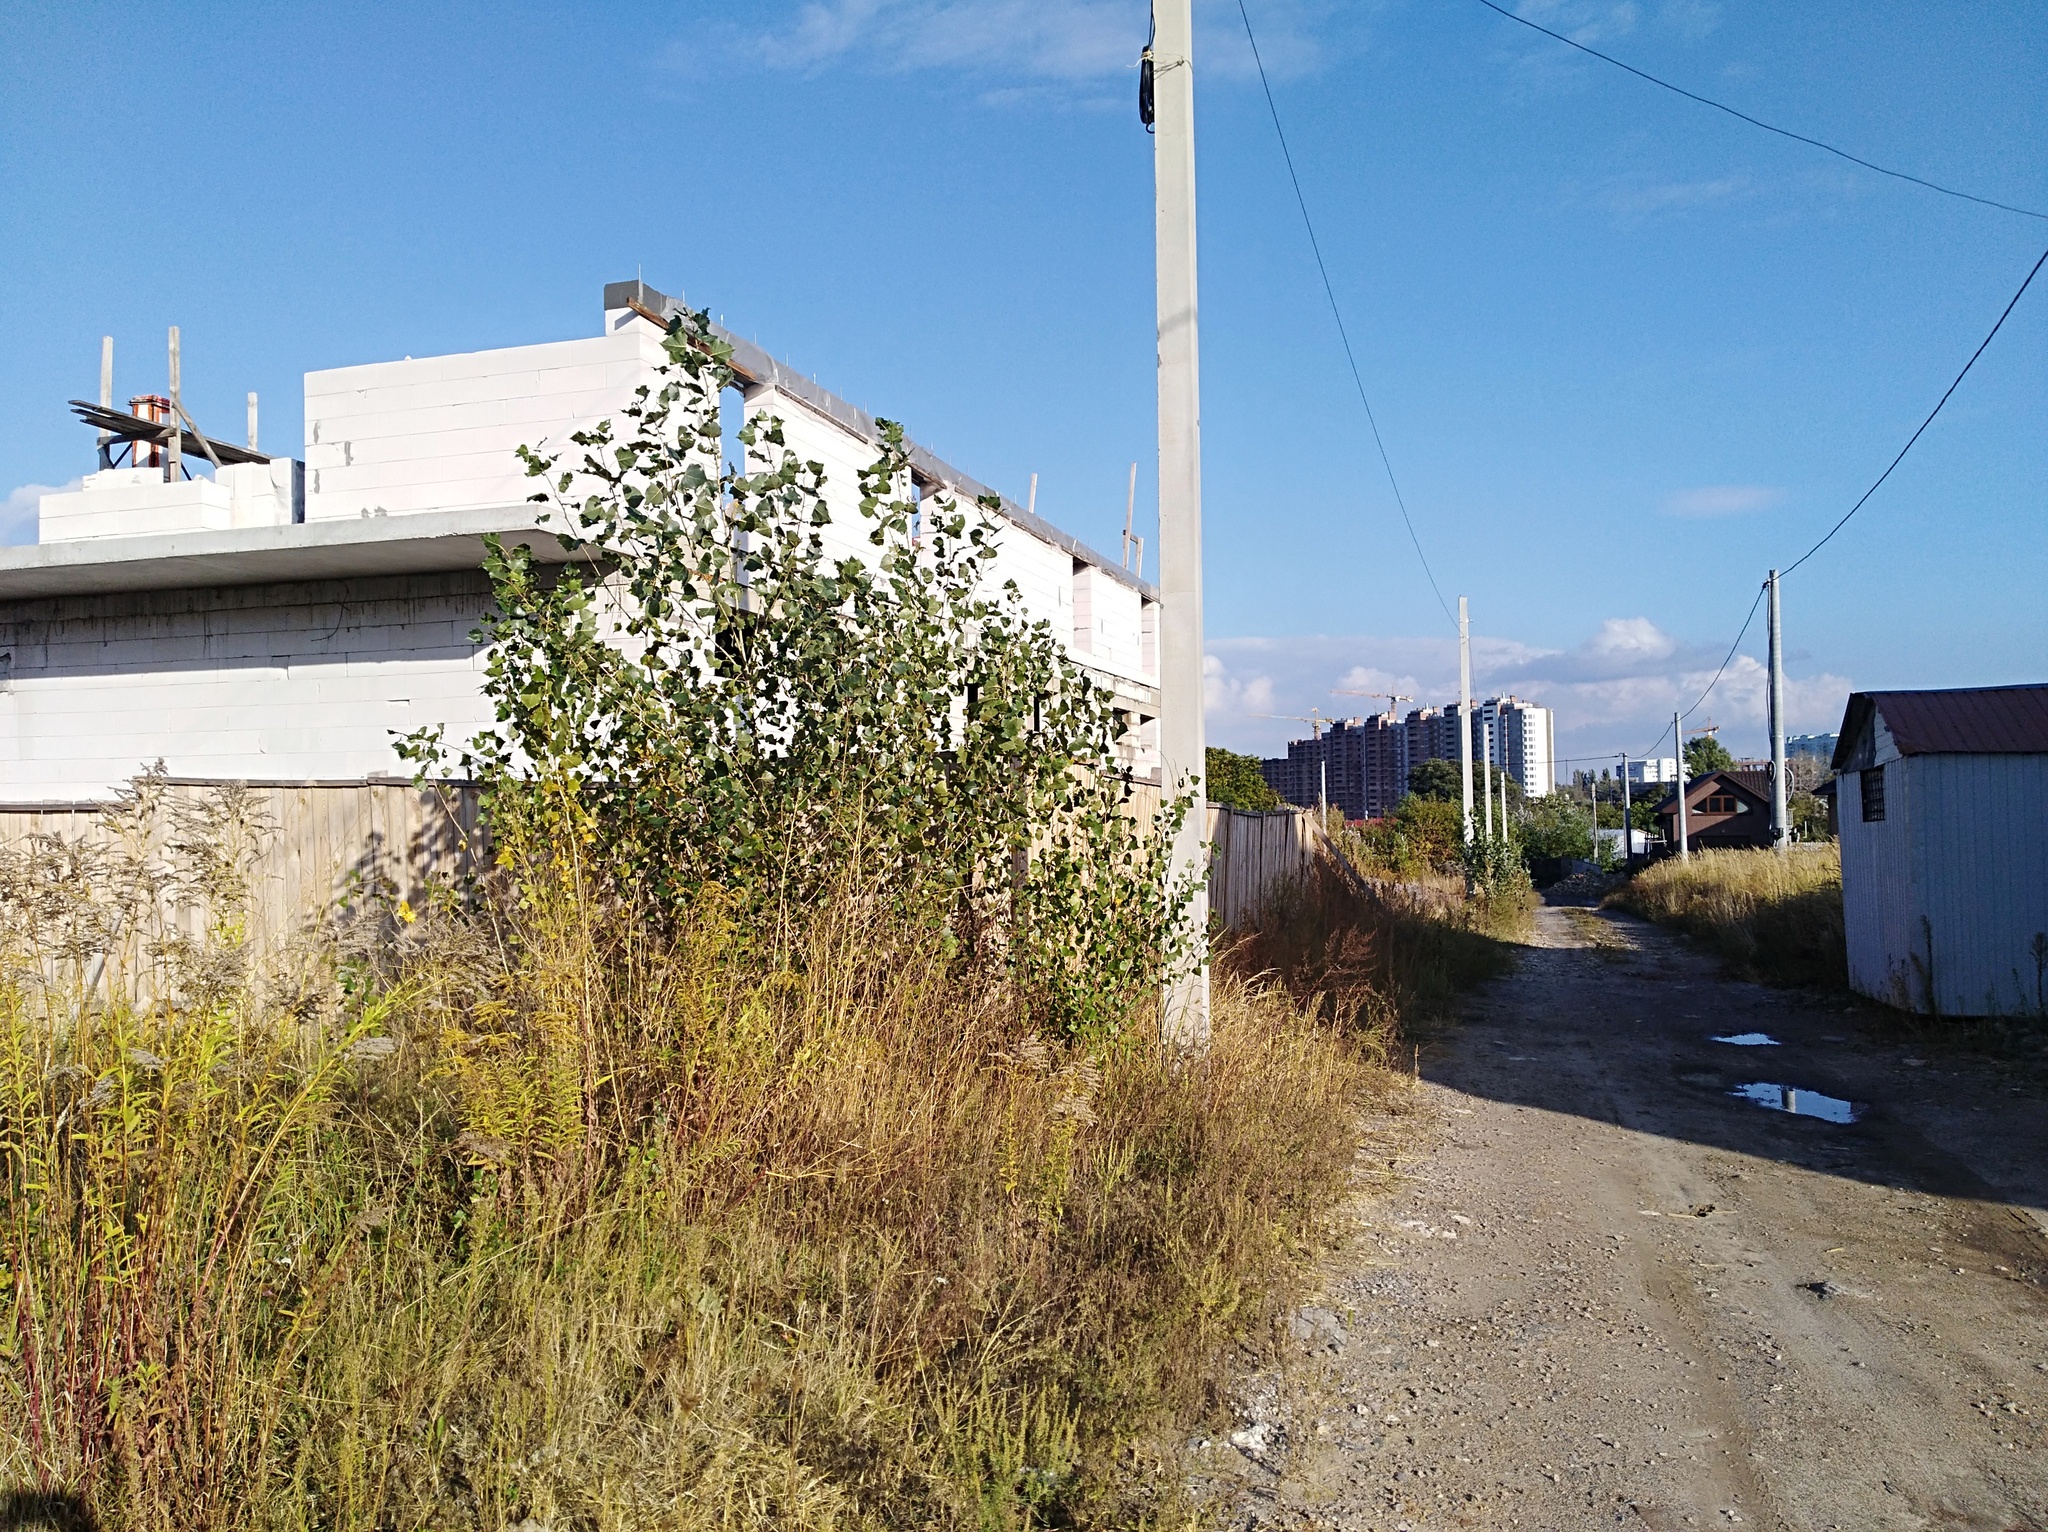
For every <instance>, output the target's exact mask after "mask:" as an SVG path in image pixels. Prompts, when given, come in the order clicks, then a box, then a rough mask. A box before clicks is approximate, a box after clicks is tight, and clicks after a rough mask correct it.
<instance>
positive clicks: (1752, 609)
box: [1678, 586, 1764, 718]
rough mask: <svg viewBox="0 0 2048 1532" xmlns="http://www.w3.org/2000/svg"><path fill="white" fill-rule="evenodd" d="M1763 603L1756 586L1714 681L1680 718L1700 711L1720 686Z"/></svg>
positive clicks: (1762, 594)
mask: <svg viewBox="0 0 2048 1532" xmlns="http://www.w3.org/2000/svg"><path fill="white" fill-rule="evenodd" d="M1763 601H1764V591H1763V587H1762V586H1758V587H1757V592H1756V599H1755V600H1754V601H1752V602H1750V604H1749V615H1748V616H1747V617H1745V618H1743V619H1742V631H1741V632H1739V633H1737V634H1736V635H1735V642H1734V643H1732V644H1730V645H1729V646H1728V652H1727V653H1726V654H1725V655H1723V656H1722V657H1721V668H1720V669H1719V670H1717V671H1715V672H1714V679H1713V680H1711V681H1709V682H1708V683H1707V689H1706V690H1705V691H1703V692H1701V693H1700V695H1699V699H1698V701H1696V702H1694V703H1693V705H1692V706H1691V707H1689V708H1687V709H1686V710H1685V711H1684V712H1682V713H1680V714H1679V715H1678V716H1679V717H1680V718H1690V717H1692V715H1693V714H1695V713H1697V712H1698V711H1699V710H1700V704H1701V703H1703V702H1705V701H1706V700H1707V698H1709V697H1711V696H1712V695H1713V694H1714V688H1715V687H1717V686H1719V685H1720V684H1721V677H1723V676H1724V675H1726V674H1727V673H1728V667H1729V665H1731V664H1732V663H1734V660H1735V651H1736V650H1737V649H1740V648H1741V647H1742V641H1743V639H1744V638H1746V637H1748V636H1749V625H1750V624H1751V623H1753V622H1755V621H1756V609H1757V608H1758V607H1760V606H1762V605H1763Z"/></svg>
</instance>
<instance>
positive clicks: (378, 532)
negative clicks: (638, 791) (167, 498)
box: [0, 503, 597, 600]
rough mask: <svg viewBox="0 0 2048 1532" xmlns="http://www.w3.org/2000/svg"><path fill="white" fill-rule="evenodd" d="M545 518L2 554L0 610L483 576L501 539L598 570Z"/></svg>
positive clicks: (523, 515) (319, 526) (536, 513)
mask: <svg viewBox="0 0 2048 1532" xmlns="http://www.w3.org/2000/svg"><path fill="white" fill-rule="evenodd" d="M544 514H545V511H544V508H543V507H541V506H537V505H532V504H527V503H519V504H514V505H492V506H477V507H472V508H469V509H466V510H460V511H424V512H418V513H413V514H408V515H401V516H369V517H351V518H349V519H347V520H334V521H305V522H295V523H292V524H290V525H285V526H268V527H234V528H229V529H226V530H222V531H198V532H162V533H155V534H152V535H150V536H146V537H95V538H81V539H79V540H77V541H73V542H57V543H35V544H31V545H29V546H27V547H21V548H0V600H26V599H34V598H37V597H47V596H81V595H97V594H100V593H102V592H106V591H140V590H186V589H190V588H193V587H196V586H215V585H260V584H268V583H271V582H273V581H291V580H338V579H356V578H363V577H366V576H374V575H404V574H429V573H439V572H446V571H453V570H462V569H477V568H480V567H482V564H483V558H484V537H485V536H486V535H487V534H489V533H494V532H495V533H498V534H500V535H501V536H524V535H526V534H531V536H532V541H530V542H529V543H528V546H529V547H531V548H532V549H533V553H534V557H535V558H536V559H538V560H539V561H540V562H542V563H545V564H566V563H572V562H582V563H592V562H595V561H596V558H597V555H596V553H595V551H594V550H589V549H584V550H579V551H578V552H575V553H571V552H570V551H569V550H568V549H566V548H564V547H562V545H561V543H560V542H559V541H558V540H557V539H556V537H555V536H554V534H553V533H552V532H551V531H549V530H548V529H547V528H546V527H545V526H543V525H542V524H541V521H542V517H543V515H544Z"/></svg>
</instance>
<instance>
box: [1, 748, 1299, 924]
mask: <svg viewBox="0 0 2048 1532" xmlns="http://www.w3.org/2000/svg"><path fill="white" fill-rule="evenodd" d="M222 785H223V784H221V783H219V782H212V781H200V780H196V779H185V778H174V779H171V780H170V781H169V782H168V783H167V784H166V787H167V791H168V792H169V793H170V794H171V795H172V796H173V797H176V798H185V799H193V798H197V797H199V796H200V795H202V794H205V793H209V792H214V791H217V790H218V789H219V788H220V787H221V786H222ZM250 787H251V790H252V791H253V792H254V794H255V797H256V809H257V814H258V817H259V818H260V819H261V820H262V822H263V823H264V824H266V825H267V826H268V827H269V832H270V833H269V835H268V838H267V840H266V842H265V850H264V855H263V859H262V862H261V864H260V869H259V875H258V878H257V892H256V897H255V900H254V906H255V907H254V908H253V909H252V910H251V912H250V913H251V915H252V917H253V918H254V922H255V924H256V925H257V926H258V927H259V928H260V929H264V930H267V931H270V932H273V933H282V932H288V931H292V930H296V929H298V928H299V927H301V926H303V925H304V924H305V923H306V922H307V921H309V920H317V919H319V918H320V917H321V916H322V915H324V914H325V913H326V912H327V911H328V910H329V909H330V908H332V906H333V905H334V903H335V901H336V900H338V899H341V898H344V897H346V896H348V895H350V894H352V893H355V892H357V891H370V890H375V891H378V892H381V893H383V894H385V895H386V896H388V897H390V898H393V899H410V900H415V901H416V900H418V899H419V898H421V897H422V896H423V895H424V893H425V892H426V889H427V887H428V885H429V883H430V882H434V881H440V882H456V883H459V882H461V881H462V880H464V879H466V878H468V877H470V876H471V875H473V874H475V873H476V872H478V871H479V870H481V867H482V856H483V849H482V844H481V837H480V829H479V821H478V816H477V795H476V789H475V788H474V787H473V786H471V785H469V784H466V783H447V784H440V785H436V786H430V787H426V788H421V787H417V786H415V785H414V784H413V783H411V782H407V781H399V780H380V779H375V778H372V779H370V780H367V781H359V782H270V783H253V784H250ZM1157 802H1158V794H1157V790H1156V789H1150V788H1141V789H1139V790H1138V791H1137V792H1135V793H1134V794H1133V801H1132V808H1133V810H1134V812H1137V813H1139V814H1141V815H1145V816H1149V814H1150V812H1151V810H1152V808H1153V807H1154V806H1156V804H1157ZM109 807H110V805H108V804H106V803H40V804H37V803H17V804H6V803H0V848H6V849H14V848H17V847H19V845H20V844H21V843H22V842H23V841H25V840H27V839H28V838H29V837H31V836H35V835H54V836H57V837H59V838H61V839H64V840H67V841H75V840H79V839H84V840H86V841H88V842H90V843H92V844H97V845H105V844H107V843H109V842H110V840H111V838H112V836H113V834H114V831H113V830H112V828H111V827H110V824H109V820H108V817H107V811H108V809H109ZM1207 829H1208V839H1209V846H1210V853H1209V908H1210V910H1211V912H1212V913H1213V914H1215V915H1216V916H1218V917H1219V918H1221V920H1222V921H1223V923H1224V924H1225V925H1226V926H1229V927H1232V928H1233V929H1242V928H1243V927H1245V926H1247V925H1249V924H1251V923H1252V922H1253V921H1255V920H1256V919H1257V918H1258V915H1259V912H1260V911H1261V910H1262V909H1263V908H1264V907H1265V905H1266V903H1267V901H1268V900H1269V899H1271V898H1272V897H1273V896H1274V894H1275V893H1276V892H1277V891H1279V890H1280V889H1282V888H1284V887H1286V886H1288V885H1289V884H1292V883H1294V882H1296V881H1298V880H1299V879H1301V878H1302V877H1304V876H1305V875H1306V874H1307V872H1308V870H1309V866H1310V864H1311V863H1312V862H1313V861H1314V860H1315V858H1316V856H1317V855H1318V854H1319V847H1320V844H1321V843H1320V839H1319V837H1318V834H1317V830H1316V826H1315V820H1314V816H1313V815H1312V814H1310V813H1309V812H1308V811H1307V810H1304V809H1282V810H1279V811H1277V812H1274V813H1253V812H1247V811H1245V810H1242V809H1231V808H1224V807H1223V806H1221V805H1220V804H1214V803H1212V804H1210V805H1209V806H1208V815H1207Z"/></svg>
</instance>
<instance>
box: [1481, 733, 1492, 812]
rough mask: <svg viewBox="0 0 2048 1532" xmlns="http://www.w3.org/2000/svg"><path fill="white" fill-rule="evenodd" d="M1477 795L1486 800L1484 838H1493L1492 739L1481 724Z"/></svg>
mask: <svg viewBox="0 0 2048 1532" xmlns="http://www.w3.org/2000/svg"><path fill="white" fill-rule="evenodd" d="M1479 796H1480V797H1481V798H1482V799H1484V800H1485V802H1486V838H1487V839H1488V840H1492V839H1493V741H1492V740H1490V739H1488V738H1487V737H1486V728H1485V725H1484V724H1482V725H1481V726H1480V730H1479Z"/></svg>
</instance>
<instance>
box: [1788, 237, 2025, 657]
mask: <svg viewBox="0 0 2048 1532" xmlns="http://www.w3.org/2000/svg"><path fill="white" fill-rule="evenodd" d="M2043 262H2048V250H2043V251H2042V252H2041V258H2040V260H2037V261H2035V262H2034V266H2033V269H2032V270H2031V271H2029V272H2028V273H2027V276H2026V280H2025V281H2023V282H2021V283H2020V287H2019V291H2018V292H2016V293H2014V294H2013V295H2012V302H2011V303H2008V304H2006V306H2005V309H2004V312H2002V313H2001V314H2000V315H1999V316H1998V323H1997V324H1994V325H1993V326H1992V327H1991V334H1990V335H1986V336H1985V337H1984V339H1983V340H1982V341H1981V342H1980V343H1979V344H1978V346H1977V349H1976V350H1975V351H1972V352H1971V353H1970V359H1969V360H1968V361H1967V362H1965V363H1963V370H1962V371H1961V372H1959V373H1957V374H1956V378H1955V382H1953V383H1951V384H1949V386H1948V392H1947V393H1944V394H1943V395H1942V396H1941V399H1940V401H1939V402H1938V403H1937V404H1936V405H1935V406H1934V408H1933V409H1931V410H1929V411H1928V412H1927V418H1926V419H1925V420H1923V421H1921V422H1920V430H1918V431H1915V432H1914V433H1913V434H1912V435H1911V436H1909V437H1908V438H1907V439H1906V445H1905V446H1903V447H1901V448H1899V455H1898V456H1897V457H1895V458H1893V459H1892V460H1891V464H1890V466H1889V467H1887V468H1886V469H1885V471H1884V472H1883V473H1881V474H1879V475H1878V476H1877V482H1876V483H1875V484H1872V485H1871V486H1870V488H1868V489H1866V490H1865V491H1864V492H1863V493H1862V495H1861V496H1860V497H1859V498H1858V499H1857V501H1856V503H1855V504H1854V505H1852V506H1850V507H1849V509H1848V510H1847V511H1846V512H1845V513H1844V514H1843V516H1842V519H1841V520H1840V521H1838V522H1836V523H1835V524H1834V525H1833V526H1832V527H1829V528H1828V532H1827V536H1826V537H1823V538H1822V539H1821V540H1820V541H1819V542H1817V543H1815V544H1814V545H1813V546H1812V547H1811V548H1808V549H1807V550H1806V551H1805V552H1804V553H1802V554H1800V555H1799V557H1798V558H1796V559H1794V560H1793V561H1792V562H1791V563H1790V564H1787V565H1786V566H1785V569H1784V574H1790V573H1791V572H1792V571H1793V570H1795V569H1797V568H1798V567H1799V566H1800V565H1801V564H1804V563H1805V562H1806V561H1807V560H1808V559H1810V558H1812V557H1813V556H1814V555H1815V554H1816V553H1818V552H1820V550H1821V549H1823V548H1825V547H1826V546H1827V545H1828V540H1829V538H1832V537H1833V536H1834V535H1835V534H1836V533H1837V532H1839V531H1841V530H1842V528H1844V527H1846V526H1847V525H1848V524H1849V518H1850V517H1851V516H1854V515H1855V514H1856V513H1857V512H1858V511H1860V510H1862V509H1863V502H1864V501H1865V500H1868V499H1869V498H1870V497H1871V496H1872V495H1874V494H1876V493H1877V491H1878V486H1879V485H1881V484H1883V483H1884V481H1885V480H1886V479H1889V478H1890V477H1891V476H1892V469H1893V468H1896V467H1898V466H1899V464H1900V463H1902V462H1904V461H1905V459H1906V454H1907V453H1909V452H1911V451H1912V450H1913V443H1914V442H1917V441H1918V440H1920V432H1921V431H1925V430H1926V429H1927V428H1928V427H1929V426H1931V425H1933V424H1934V417H1935V416H1936V415H1939V414H1940V413H1941V407H1942V405H1944V404H1947V403H1948V399H1949V394H1953V393H1954V392H1955V391H1956V389H1957V388H1959V387H1961V385H1962V381H1963V379H1964V378H1966V377H1968V376H1969V375H1970V369H1971V368H1972V367H1975V366H1976V365H1977V358H1978V357H1980V356H1982V355H1983V354H1984V348H1985V347H1986V346H1988V345H1990V344H1991V340H1992V336H1995V335H1997V334H1998V332H1999V330H2000V329H2001V328H2003V326H2004V324H2005V321H2006V318H2007V317H2008V316H2009V315H2010V314H2011V313H2012V311H2013V307H2014V305H2015V304H2017V303H2018V302H2019V301H2020V298H2021V297H2022V295H2024V294H2025V292H2026V290H2027V288H2028V287H2029V286H2031V285H2032V283H2033V280H2034V278H2035V276H2036V275H2038V274H2039V272H2040V270H2041V266H2042V263H2043ZM1780 578H1783V575H1781V576H1780ZM1751 615H1752V616H1754V615H1755V612H1754V610H1753V609H1752V611H1751Z"/></svg>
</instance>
